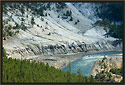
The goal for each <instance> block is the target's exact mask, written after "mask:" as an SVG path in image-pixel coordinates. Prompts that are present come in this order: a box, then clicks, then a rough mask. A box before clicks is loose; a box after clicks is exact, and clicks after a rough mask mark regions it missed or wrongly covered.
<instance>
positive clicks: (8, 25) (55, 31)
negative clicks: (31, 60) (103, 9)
mask: <svg viewBox="0 0 125 85" xmlns="http://www.w3.org/2000/svg"><path fill="white" fill-rule="evenodd" d="M10 4H13V5H14V3H10ZM13 5H12V6H13ZM16 5H17V6H18V5H20V6H22V7H23V10H24V13H23V15H22V14H21V12H22V11H21V9H19V8H20V7H19V8H18V7H17V8H16V9H15V8H12V6H9V5H8V6H7V7H6V10H7V13H5V12H3V31H4V38H3V39H4V40H3V46H4V48H5V49H6V51H7V54H8V55H9V57H13V58H21V57H23V58H27V57H29V56H34V55H53V54H67V53H77V52H88V51H95V50H96V51H112V50H121V48H122V44H121V43H115V44H113V43H114V42H116V39H115V38H113V37H108V38H105V36H104V35H105V34H106V31H105V30H104V28H103V27H99V26H94V27H93V25H92V24H93V23H94V20H92V19H91V18H88V17H92V16H94V15H92V16H91V15H89V16H87V14H85V13H86V12H82V11H81V12H80V10H78V8H79V6H77V5H78V3H77V4H75V5H73V4H72V3H65V6H63V9H62V8H61V9H59V8H58V7H59V6H60V5H59V4H58V3H51V4H50V5H49V6H50V8H46V10H45V11H44V15H45V16H41V15H39V14H35V13H36V12H35V11H33V10H32V9H33V7H31V8H30V7H29V8H28V7H27V6H25V5H24V4H16ZM32 5H33V4H32ZM43 5H45V6H46V5H47V3H42V4H39V5H38V6H39V7H38V8H40V6H43ZM83 5H84V4H83ZM91 8H92V7H90V8H86V5H85V7H84V9H85V10H86V11H92V10H90V9H91ZM84 9H83V10H84ZM92 9H93V8H92ZM67 10H68V12H67ZM90 13H91V12H90ZM92 13H93V12H92ZM94 18H96V17H94ZM96 19H98V18H96ZM96 19H95V20H96ZM32 23H34V24H32ZM7 32H8V34H7ZM11 33H14V34H11ZM8 35H10V36H8ZM5 38H6V39H5Z"/></svg>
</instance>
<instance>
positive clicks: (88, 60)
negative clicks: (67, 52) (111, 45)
mask: <svg viewBox="0 0 125 85" xmlns="http://www.w3.org/2000/svg"><path fill="white" fill-rule="evenodd" d="M121 53H122V52H121V51H118V52H116V51H115V52H102V53H94V54H88V55H85V56H83V57H81V58H80V59H77V60H75V61H73V62H72V73H77V70H78V69H80V70H81V72H82V75H83V76H90V74H91V69H92V66H93V64H94V62H95V61H96V60H99V59H102V58H104V56H105V57H111V55H113V54H121ZM115 57H116V56H115ZM117 57H122V56H117ZM61 70H62V71H64V72H67V71H68V70H69V68H68V66H66V67H64V68H62V69H61Z"/></svg>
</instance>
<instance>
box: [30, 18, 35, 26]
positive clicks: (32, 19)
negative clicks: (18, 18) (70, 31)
mask: <svg viewBox="0 0 125 85" xmlns="http://www.w3.org/2000/svg"><path fill="white" fill-rule="evenodd" d="M31 24H32V25H34V24H35V22H34V18H33V17H32V18H31Z"/></svg>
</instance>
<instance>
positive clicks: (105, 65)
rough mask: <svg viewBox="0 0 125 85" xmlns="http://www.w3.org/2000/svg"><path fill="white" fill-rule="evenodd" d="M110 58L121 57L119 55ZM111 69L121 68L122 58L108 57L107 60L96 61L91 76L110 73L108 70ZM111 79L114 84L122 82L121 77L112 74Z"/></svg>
mask: <svg viewBox="0 0 125 85" xmlns="http://www.w3.org/2000/svg"><path fill="white" fill-rule="evenodd" d="M112 56H121V55H112ZM112 68H120V69H121V68H122V57H109V58H103V59H101V60H97V61H96V62H95V63H94V65H93V68H92V70H91V75H92V76H94V77H96V76H97V74H98V73H100V72H102V71H104V73H107V72H109V73H111V72H110V69H112ZM111 76H112V77H111V79H112V80H114V81H115V82H120V81H121V80H122V78H123V77H122V76H121V75H117V74H113V73H111Z"/></svg>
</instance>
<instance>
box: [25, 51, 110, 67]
mask: <svg viewBox="0 0 125 85" xmlns="http://www.w3.org/2000/svg"><path fill="white" fill-rule="evenodd" d="M103 52H107V51H89V52H79V53H68V54H57V55H38V56H33V57H28V58H27V59H29V60H35V61H39V62H44V63H48V64H49V65H50V66H53V67H55V68H58V69H62V68H64V67H66V66H67V65H68V63H69V62H73V61H75V60H77V59H80V58H82V57H84V56H86V55H90V54H95V53H103ZM108 52H109V51H108ZM111 52H112V51H111Z"/></svg>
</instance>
